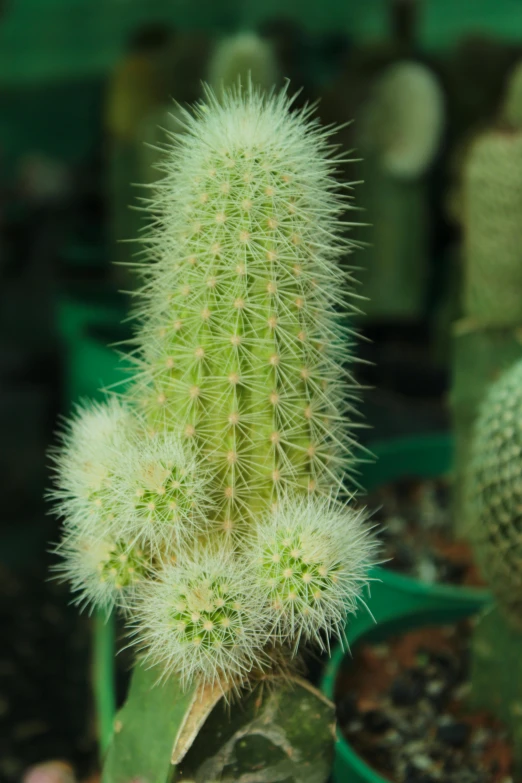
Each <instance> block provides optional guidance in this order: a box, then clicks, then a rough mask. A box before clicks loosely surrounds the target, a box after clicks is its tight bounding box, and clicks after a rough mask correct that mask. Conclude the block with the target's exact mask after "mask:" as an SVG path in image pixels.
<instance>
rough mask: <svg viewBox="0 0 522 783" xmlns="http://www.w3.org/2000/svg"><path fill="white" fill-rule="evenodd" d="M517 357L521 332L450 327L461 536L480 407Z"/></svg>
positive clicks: (462, 324) (467, 324) (467, 323)
mask: <svg viewBox="0 0 522 783" xmlns="http://www.w3.org/2000/svg"><path fill="white" fill-rule="evenodd" d="M520 357H522V330H521V329H508V328H504V329H502V328H498V329H492V328H484V327H482V326H479V325H478V324H476V323H474V322H473V321H472V320H471V319H461V320H459V321H457V322H456V323H455V324H454V325H453V334H452V389H451V396H450V405H451V415H452V429H453V432H454V434H455V464H454V485H453V486H454V496H453V506H454V512H455V513H454V518H455V525H456V531H457V532H458V533H459V534H461V535H464V536H467V534H468V527H469V524H468V523H469V521H470V520H468V517H469V509H468V508H467V504H466V498H465V491H466V490H465V477H466V473H467V470H468V464H469V460H470V456H471V441H472V437H473V427H474V424H475V420H476V417H477V413H478V410H479V406H480V404H481V402H482V400H483V398H484V395H485V394H486V392H487V390H488V388H489V387H490V385H491V383H493V382H494V381H495V380H496V379H497V378H498V377H499V376H500V375H501V374H502V372H503V371H504V370H506V369H507V368H508V367H510V366H511V364H512V363H513V362H514V361H516V360H517V359H519V358H520Z"/></svg>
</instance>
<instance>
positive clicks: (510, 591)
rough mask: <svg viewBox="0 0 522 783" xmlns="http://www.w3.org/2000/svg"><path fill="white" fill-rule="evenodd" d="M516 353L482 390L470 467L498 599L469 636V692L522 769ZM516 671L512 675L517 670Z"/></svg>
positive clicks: (521, 372)
mask: <svg viewBox="0 0 522 783" xmlns="http://www.w3.org/2000/svg"><path fill="white" fill-rule="evenodd" d="M521 390H522V360H519V361H517V362H516V363H515V364H514V365H513V366H512V367H510V368H509V369H508V370H507V371H506V372H505V373H504V374H503V375H502V376H501V377H500V378H499V379H498V380H497V381H496V382H495V383H494V384H493V385H492V386H491V387H490V389H489V390H488V392H487V394H486V396H485V397H484V400H483V402H482V405H481V409H480V412H479V415H478V417H477V421H476V426H475V432H474V439H473V444H472V454H471V458H470V461H469V466H468V476H467V493H468V502H469V506H470V512H469V518H470V520H472V522H473V525H472V527H471V528H470V536H471V539H472V541H473V543H474V547H475V553H476V557H477V562H478V564H479V566H480V568H481V570H482V573H483V575H484V576H485V578H486V580H487V581H488V583H489V585H490V587H491V590H492V591H493V593H494V594H495V596H496V598H497V600H498V608H495V609H493V610H492V611H490V612H488V614H487V615H486V616H484V617H482V618H481V619H480V620H479V623H478V625H477V627H476V628H475V631H474V636H473V648H472V651H473V655H472V684H473V699H474V702H475V703H476V704H477V705H478V706H480V707H485V708H487V709H490V710H492V711H493V712H494V713H496V714H497V715H498V716H499V717H500V718H501V719H502V720H504V721H505V722H506V724H507V725H508V727H509V728H510V730H511V734H512V738H513V741H514V751H515V761H516V764H517V771H518V773H520V772H521V771H522V729H521V725H520V714H521V711H522V690H521V687H520V685H521V682H522V681H521V679H520V676H519V674H520V661H522V543H521V530H522V513H521V502H520V501H521V487H520V476H521V473H522V467H521V465H522V461H521V457H522V391H521ZM517 671H518V673H519V674H518V675H517Z"/></svg>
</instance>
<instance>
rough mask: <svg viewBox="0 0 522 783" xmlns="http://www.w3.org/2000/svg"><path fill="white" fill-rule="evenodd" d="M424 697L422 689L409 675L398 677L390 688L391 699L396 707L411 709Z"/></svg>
mask: <svg viewBox="0 0 522 783" xmlns="http://www.w3.org/2000/svg"><path fill="white" fill-rule="evenodd" d="M421 696H422V688H421V686H420V684H419V682H416V681H415V680H414V679H413V677H411V675H409V674H408V673H406V674H402V675H400V677H397V679H396V680H395V682H394V683H393V684H392V686H391V688H390V698H391V700H392V702H393V704H395V706H396V707H411V706H412V705H413V704H416V703H417V702H418V701H419V699H420V698H421Z"/></svg>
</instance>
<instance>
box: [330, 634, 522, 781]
mask: <svg viewBox="0 0 522 783" xmlns="http://www.w3.org/2000/svg"><path fill="white" fill-rule="evenodd" d="M469 635H470V624H469V622H467V621H465V622H462V623H460V624H458V625H453V626H447V627H429V628H424V629H420V630H416V631H413V632H410V633H405V634H402V635H400V636H396V637H393V638H391V639H390V640H389V641H387V642H386V643H385V644H375V645H370V644H362V645H360V646H359V647H358V648H355V651H354V658H353V661H351V662H350V664H349V667H347V668H346V669H345V670H344V671H342V672H341V674H340V676H339V679H338V682H337V687H336V705H337V717H338V721H339V725H340V728H341V731H342V732H343V734H344V735H345V737H346V739H347V740H348V742H349V743H350V745H351V746H352V747H353V748H354V749H355V750H356V752H357V753H358V754H359V755H360V756H361V757H362V758H364V759H365V761H366V762H367V763H368V764H369V765H370V766H371V767H373V768H374V769H375V771H377V772H378V773H379V774H381V775H382V776H383V777H384V778H386V779H387V780H389V781H393V783H438V782H439V781H440V782H441V783H514V779H513V778H512V777H511V765H512V751H511V746H510V744H509V741H508V740H507V737H506V732H505V730H504V729H503V727H502V726H501V724H499V723H498V722H497V721H496V720H495V719H494V718H493V717H492V716H490V715H488V714H487V713H485V712H473V711H472V708H471V707H470V705H468V704H467V696H468V694H469V691H470V684H469V681H468V668H469V652H468V651H469Z"/></svg>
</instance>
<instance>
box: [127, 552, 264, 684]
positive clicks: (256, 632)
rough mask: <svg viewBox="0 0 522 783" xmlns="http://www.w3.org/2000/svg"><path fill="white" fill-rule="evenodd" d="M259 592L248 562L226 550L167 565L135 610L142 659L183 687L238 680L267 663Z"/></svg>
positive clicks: (261, 603) (147, 588)
mask: <svg viewBox="0 0 522 783" xmlns="http://www.w3.org/2000/svg"><path fill="white" fill-rule="evenodd" d="M256 587H257V585H256V582H255V580H254V579H253V578H252V574H251V567H250V565H249V564H248V562H247V561H246V560H243V559H241V558H237V557H234V556H233V554H232V553H231V552H230V551H227V550H225V549H223V548H217V549H210V550H203V551H197V552H196V553H194V555H193V556H192V557H191V558H189V559H183V560H181V561H180V562H179V563H177V564H176V565H172V564H169V565H166V566H165V567H164V568H163V570H161V571H160V572H159V573H158V574H157V578H156V579H155V580H154V581H152V582H150V583H149V584H148V585H147V586H146V587H145V589H144V590H143V591H142V595H141V601H140V602H139V604H138V606H137V636H138V641H139V643H140V644H141V645H143V646H144V647H145V648H146V651H147V652H146V655H145V660H146V661H148V662H150V663H153V664H154V663H155V664H159V665H160V666H161V668H162V669H163V671H164V672H165V675H166V676H168V675H169V674H170V673H172V672H173V671H175V672H177V673H178V675H179V676H180V677H181V679H182V681H184V682H190V681H191V680H192V679H193V678H194V677H195V676H196V677H198V678H199V679H200V680H201V681H202V682H205V683H212V684H213V683H215V682H216V681H217V680H219V679H221V678H223V677H224V678H225V679H227V680H230V679H232V680H238V681H239V682H241V681H242V679H243V678H244V677H245V675H248V674H249V672H250V671H251V670H252V668H253V667H254V666H256V667H258V666H261V665H262V663H263V660H264V659H265V656H264V654H263V646H264V645H265V644H266V642H267V639H268V626H267V618H266V610H265V607H264V605H263V602H262V601H260V600H259V595H258V594H257V592H256Z"/></svg>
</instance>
